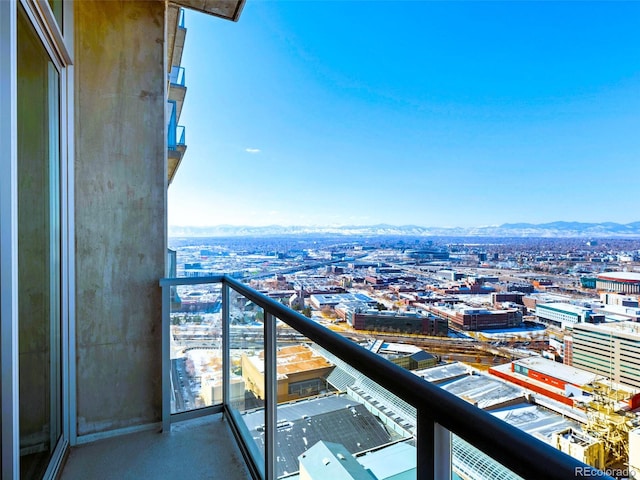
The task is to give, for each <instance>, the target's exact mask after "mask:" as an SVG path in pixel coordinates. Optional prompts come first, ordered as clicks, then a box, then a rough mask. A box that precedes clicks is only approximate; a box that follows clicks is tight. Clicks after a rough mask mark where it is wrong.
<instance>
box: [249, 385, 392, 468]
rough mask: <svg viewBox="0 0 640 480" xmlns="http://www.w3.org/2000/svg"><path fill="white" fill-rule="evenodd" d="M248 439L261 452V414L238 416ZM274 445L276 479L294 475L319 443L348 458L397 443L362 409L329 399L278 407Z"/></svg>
mask: <svg viewBox="0 0 640 480" xmlns="http://www.w3.org/2000/svg"><path fill="white" fill-rule="evenodd" d="M242 418H243V420H244V422H245V424H246V425H247V428H248V429H249V433H250V435H251V436H252V437H253V439H254V441H255V443H256V445H257V446H258V448H259V449H260V450H261V451H264V428H263V425H264V411H263V410H257V411H254V412H252V413H247V414H245V415H243V416H242ZM277 422H278V428H277V431H276V442H277V452H278V467H277V475H278V476H281V475H284V474H287V473H293V472H297V471H298V469H299V465H298V456H300V455H301V454H302V453H304V452H305V451H307V450H308V449H309V448H311V447H312V446H314V445H315V444H316V443H317V442H319V441H320V440H324V441H327V442H334V443H339V444H341V445H343V446H344V447H345V448H346V449H347V450H348V451H349V452H350V453H351V454H355V453H359V452H363V451H365V450H369V449H372V448H375V447H379V446H381V445H385V444H387V443H390V442H392V441H395V440H397V439H398V438H399V437H398V436H395V435H394V434H392V433H389V432H387V430H386V429H385V428H384V426H383V425H382V423H381V422H380V421H379V420H378V418H377V417H375V416H374V415H373V414H372V413H371V412H369V411H368V410H367V409H366V408H365V406H364V405H362V404H361V403H358V402H356V401H355V400H353V399H351V398H349V397H347V396H346V395H340V396H338V395H330V396H326V397H319V398H314V399H309V400H303V401H297V402H293V403H289V404H284V405H279V406H278V411H277Z"/></svg>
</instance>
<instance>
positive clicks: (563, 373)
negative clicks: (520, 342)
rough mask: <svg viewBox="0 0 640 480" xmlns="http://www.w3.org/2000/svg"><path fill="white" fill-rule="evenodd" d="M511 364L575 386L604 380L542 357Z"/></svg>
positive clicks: (590, 373)
mask: <svg viewBox="0 0 640 480" xmlns="http://www.w3.org/2000/svg"><path fill="white" fill-rule="evenodd" d="M513 363H514V364H518V365H522V366H523V367H526V368H529V369H531V370H535V371H536V372H539V373H542V374H544V375H549V376H550V377H554V378H557V379H558V380H562V381H564V382H567V383H571V384H573V385H577V386H583V385H587V384H588V383H591V382H593V381H594V380H597V379H602V378H604V377H601V376H599V375H595V374H594V373H592V372H587V371H586V370H582V369H579V368H576V367H571V366H569V365H565V364H563V363H558V362H554V361H553V360H549V359H547V358H543V357H529V358H522V359H520V360H516V361H515V362H513Z"/></svg>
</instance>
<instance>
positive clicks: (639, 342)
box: [565, 322, 640, 391]
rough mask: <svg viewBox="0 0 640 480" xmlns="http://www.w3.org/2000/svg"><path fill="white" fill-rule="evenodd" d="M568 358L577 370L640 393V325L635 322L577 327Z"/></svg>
mask: <svg viewBox="0 0 640 480" xmlns="http://www.w3.org/2000/svg"><path fill="white" fill-rule="evenodd" d="M565 349H566V345H565ZM565 355H566V353H565ZM568 358H570V359H571V364H572V365H573V366H575V367H578V368H581V369H583V370H587V371H589V372H593V373H595V374H598V375H602V376H604V377H607V378H609V379H610V380H611V381H613V382H616V383H619V384H622V385H626V386H629V387H632V388H634V389H638V390H639V391H640V325H638V324H637V323H635V322H619V323H605V324H598V325H592V324H588V323H580V324H576V325H574V326H573V332H572V334H571V352H570V354H569V355H568Z"/></svg>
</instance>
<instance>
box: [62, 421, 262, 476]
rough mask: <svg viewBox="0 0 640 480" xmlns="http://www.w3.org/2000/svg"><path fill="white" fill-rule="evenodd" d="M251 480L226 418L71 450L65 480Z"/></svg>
mask: <svg viewBox="0 0 640 480" xmlns="http://www.w3.org/2000/svg"><path fill="white" fill-rule="evenodd" d="M87 478H92V479H100V478H103V479H106V478H119V479H141V478H190V479H197V478H224V479H225V480H246V479H248V478H251V476H250V474H249V471H248V470H247V467H246V464H245V462H244V460H243V458H242V455H241V453H240V450H239V449H238V446H237V444H236V442H235V440H234V438H233V436H232V434H231V431H230V430H229V427H228V423H227V422H226V421H224V420H223V419H222V414H218V415H213V416H208V417H202V418H199V419H194V420H189V421H185V422H180V423H175V424H174V425H173V427H172V428H171V431H170V432H165V433H158V432H155V431H146V432H139V433H131V434H128V435H121V436H118V437H112V438H109V439H104V440H99V441H96V442H93V443H89V444H85V445H81V446H78V447H74V448H72V449H71V452H70V454H69V457H68V459H67V462H66V465H65V466H64V469H63V471H62V474H61V476H60V479H61V480H76V479H78V480H85V479H87Z"/></svg>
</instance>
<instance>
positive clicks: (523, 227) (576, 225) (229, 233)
mask: <svg viewBox="0 0 640 480" xmlns="http://www.w3.org/2000/svg"><path fill="white" fill-rule="evenodd" d="M322 234H325V235H345V236H381V235H388V236H396V235H397V236H455V237H547V238H554V237H556V238H567V237H581V238H582V237H584V238H604V237H607V238H612V237H618V238H620V237H627V238H636V237H640V221H639V222H632V223H627V224H620V223H614V222H603V223H582V222H551V223H541V224H532V223H505V224H503V225H491V226H481V227H421V226H417V225H401V226H397V225H387V224H379V225H367V226H354V225H350V226H281V225H269V226H264V227H250V226H236V225H216V226H209V227H188V226H184V227H183V226H170V227H169V236H170V237H235V236H251V237H256V236H279V235H322Z"/></svg>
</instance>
